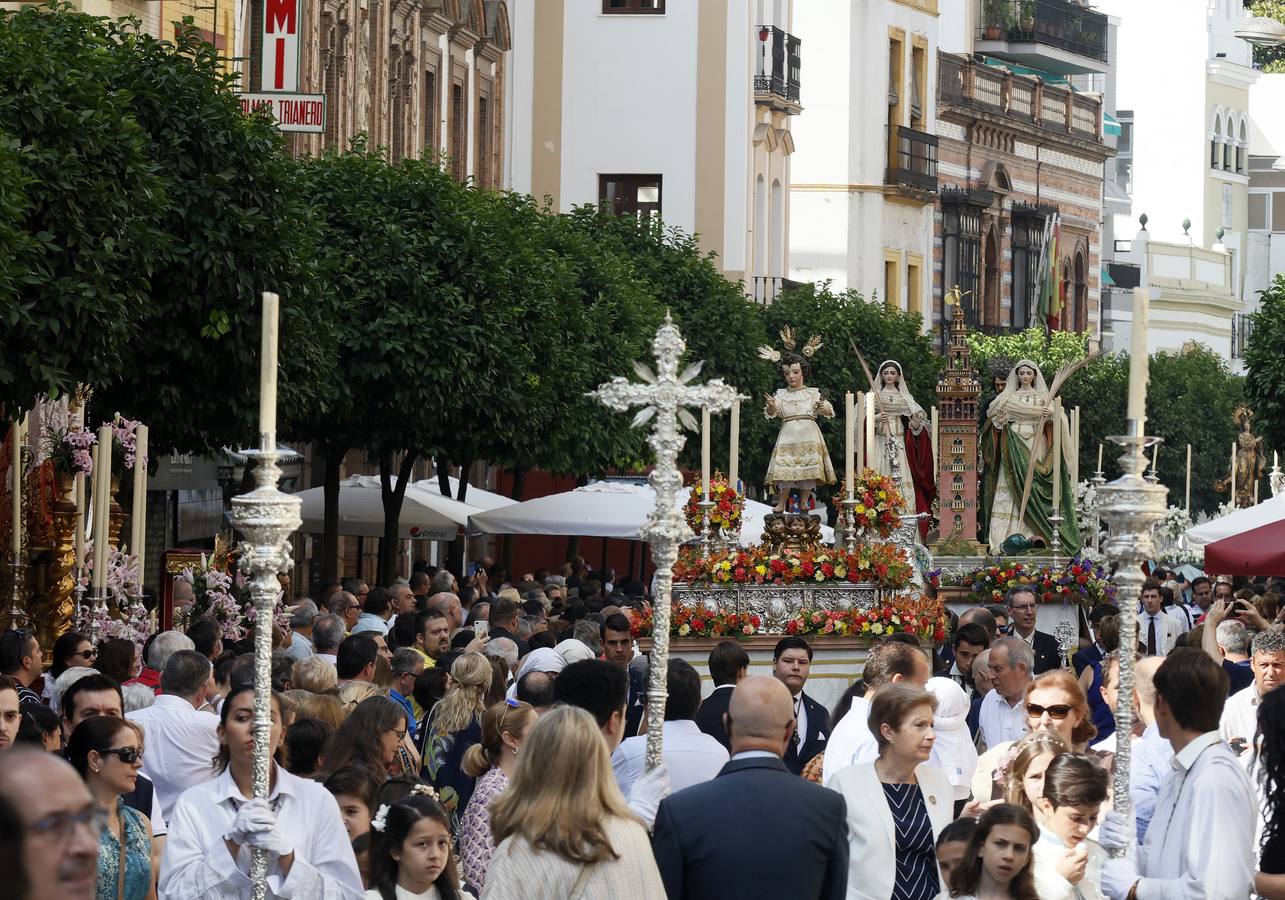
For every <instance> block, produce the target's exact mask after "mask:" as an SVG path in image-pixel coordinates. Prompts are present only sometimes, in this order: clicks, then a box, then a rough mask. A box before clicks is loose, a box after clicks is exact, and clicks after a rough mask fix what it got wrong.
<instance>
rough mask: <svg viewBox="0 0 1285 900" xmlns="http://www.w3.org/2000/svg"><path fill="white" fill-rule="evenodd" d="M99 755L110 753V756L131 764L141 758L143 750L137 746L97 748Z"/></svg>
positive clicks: (128, 764)
mask: <svg viewBox="0 0 1285 900" xmlns="http://www.w3.org/2000/svg"><path fill="white" fill-rule="evenodd" d="M98 752H99V754H100V755H105V754H108V753H110V754H111V755H112V756H116V757H119V758H120V761H121V762H123V763H124V764H125V765H127V766H132V765H133V764H134V763H136V762H138V761H139V760H140V759H142V758H143V751H142V750H140V749H139V748H138V747H108V748H107V749H106V750H99V751H98Z"/></svg>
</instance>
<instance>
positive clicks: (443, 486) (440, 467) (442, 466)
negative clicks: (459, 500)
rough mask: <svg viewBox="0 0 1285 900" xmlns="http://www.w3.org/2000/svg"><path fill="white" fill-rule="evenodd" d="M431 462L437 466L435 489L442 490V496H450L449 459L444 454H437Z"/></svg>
mask: <svg viewBox="0 0 1285 900" xmlns="http://www.w3.org/2000/svg"><path fill="white" fill-rule="evenodd" d="M433 464H434V466H435V467H436V468H437V489H438V490H439V491H441V492H442V496H443V497H449V496H451V476H450V471H449V470H450V466H451V461H450V460H449V459H447V458H446V457H445V456H437V457H434V459H433Z"/></svg>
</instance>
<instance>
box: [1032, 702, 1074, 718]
mask: <svg viewBox="0 0 1285 900" xmlns="http://www.w3.org/2000/svg"><path fill="white" fill-rule="evenodd" d="M1073 709H1075V707H1074V706H1071V705H1070V704H1068V703H1055V704H1053V705H1052V706H1040V705H1039V704H1037V703H1028V704H1026V715H1027V716H1028V717H1029V718H1032V719H1038V718H1040V717H1041V716H1043V715H1044V714H1045V713H1048V715H1049V718H1050V719H1056V720H1058V721H1060V720H1062V719H1065V718H1066V717H1067V716H1069V715H1070V714H1071V710H1073Z"/></svg>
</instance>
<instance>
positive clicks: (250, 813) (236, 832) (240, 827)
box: [223, 799, 276, 844]
mask: <svg viewBox="0 0 1285 900" xmlns="http://www.w3.org/2000/svg"><path fill="white" fill-rule="evenodd" d="M275 821H276V816H275V815H273V813H272V807H271V806H269V805H268V801H267V800H258V799H255V800H247V801H246V802H245V803H242V804H241V806H240V808H239V809H237V811H236V818H234V819H233V820H232V827H231V828H230V829H229V830H228V833H227V834H225V835H224V836H223V837H224V838H225V839H226V840H229V841H231V842H232V843H234V844H244V843H246V842H247V840H248V839H249V835H250V834H252V833H254V832H257V831H260V830H262V829H263V828H264V826H265V825H266V826H268V827H271V825H272V823H273V822H275Z"/></svg>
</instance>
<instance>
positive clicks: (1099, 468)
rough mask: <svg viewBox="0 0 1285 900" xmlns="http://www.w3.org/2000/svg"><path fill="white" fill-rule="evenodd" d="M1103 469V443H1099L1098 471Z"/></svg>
mask: <svg viewBox="0 0 1285 900" xmlns="http://www.w3.org/2000/svg"><path fill="white" fill-rule="evenodd" d="M1101 471H1102V445H1101V444H1098V472H1101Z"/></svg>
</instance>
